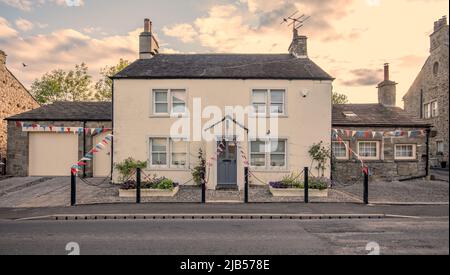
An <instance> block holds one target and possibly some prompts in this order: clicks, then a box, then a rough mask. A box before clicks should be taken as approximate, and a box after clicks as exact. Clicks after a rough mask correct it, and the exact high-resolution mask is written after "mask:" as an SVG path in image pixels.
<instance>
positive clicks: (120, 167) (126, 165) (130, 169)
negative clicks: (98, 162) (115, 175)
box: [115, 158, 147, 182]
mask: <svg viewBox="0 0 450 275" xmlns="http://www.w3.org/2000/svg"><path fill="white" fill-rule="evenodd" d="M145 167H147V162H146V161H137V160H135V159H133V158H127V159H126V160H124V161H122V162H120V163H116V165H115V168H116V170H117V171H119V173H120V178H119V179H120V181H121V182H126V181H128V180H130V177H131V175H132V174H133V173H134V172H135V171H136V169H137V168H141V169H143V168H145Z"/></svg>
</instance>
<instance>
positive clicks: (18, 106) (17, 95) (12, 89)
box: [0, 50, 39, 157]
mask: <svg viewBox="0 0 450 275" xmlns="http://www.w3.org/2000/svg"><path fill="white" fill-rule="evenodd" d="M38 107H39V104H38V103H37V102H36V100H34V98H33V97H32V96H31V95H30V93H29V92H28V91H27V89H26V88H25V87H24V86H23V85H22V84H21V83H20V82H19V80H17V78H16V77H15V76H14V75H13V74H12V73H11V72H10V71H9V70H8V68H6V54H5V53H4V52H3V51H1V50H0V155H1V156H2V157H3V156H6V147H7V145H6V142H7V131H6V130H7V123H6V121H4V119H5V118H7V117H10V116H13V115H15V114H19V113H23V112H26V111H29V110H31V109H35V108H38Z"/></svg>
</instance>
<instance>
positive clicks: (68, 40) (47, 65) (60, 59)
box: [0, 17, 175, 86]
mask: <svg viewBox="0 0 450 275" xmlns="http://www.w3.org/2000/svg"><path fill="white" fill-rule="evenodd" d="M141 31H142V30H141V29H136V30H134V31H131V32H129V33H127V34H125V35H113V36H106V37H102V38H94V37H91V36H90V35H89V34H84V33H81V32H79V31H77V30H74V29H60V30H56V31H54V32H52V33H49V34H39V35H31V36H21V35H20V34H19V33H18V32H17V31H15V30H14V29H13V28H11V27H10V25H9V23H8V21H7V20H5V19H4V18H1V17H0V48H1V49H2V50H4V51H5V52H6V53H7V54H8V60H7V65H8V67H9V68H10V69H11V70H12V71H13V73H14V74H15V75H16V76H18V77H19V78H20V80H21V81H22V82H23V83H24V84H25V85H27V86H29V85H30V84H31V82H32V81H33V80H34V79H35V78H36V77H40V76H41V75H43V74H44V73H46V72H48V71H51V70H54V69H66V70H67V69H71V68H73V66H74V65H75V64H80V63H81V62H86V63H87V64H88V66H89V69H90V73H92V74H93V75H94V78H95V77H96V76H97V75H98V72H99V70H100V68H103V67H104V66H106V65H114V64H116V63H117V62H118V60H119V59H120V58H124V59H127V60H130V61H134V60H135V59H136V58H137V57H138V48H139V47H138V36H139V33H140V32H141ZM172 51H173V52H175V50H172ZM22 62H23V63H26V64H28V67H26V68H23V67H22V66H20V64H21V63H22Z"/></svg>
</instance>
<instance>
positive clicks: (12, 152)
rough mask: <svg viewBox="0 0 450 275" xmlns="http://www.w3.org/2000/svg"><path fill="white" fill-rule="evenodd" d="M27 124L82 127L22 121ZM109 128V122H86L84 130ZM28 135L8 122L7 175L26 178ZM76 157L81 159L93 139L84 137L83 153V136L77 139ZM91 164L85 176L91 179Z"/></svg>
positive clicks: (76, 124)
mask: <svg viewBox="0 0 450 275" xmlns="http://www.w3.org/2000/svg"><path fill="white" fill-rule="evenodd" d="M23 122H27V123H36V124H40V125H53V126H56V127H84V125H83V122H82V121H23ZM102 127H104V128H111V127H112V123H111V122H110V121H106V122H105V121H97V122H86V128H102ZM28 136H29V133H28V132H23V131H22V128H20V127H17V126H16V122H15V121H9V122H8V141H9V142H8V165H7V174H9V175H11V176H17V177H26V176H28V154H29V143H28V141H29V139H28ZM78 144H79V146H78V155H79V158H80V159H81V158H82V157H83V152H87V151H89V150H91V149H92V147H93V146H94V144H93V137H92V136H91V135H90V134H87V135H86V143H85V146H84V148H85V150H84V151H83V135H79V138H78ZM92 169H93V167H92V163H91V162H89V163H88V165H87V166H86V176H88V177H91V176H92V174H93V170H92Z"/></svg>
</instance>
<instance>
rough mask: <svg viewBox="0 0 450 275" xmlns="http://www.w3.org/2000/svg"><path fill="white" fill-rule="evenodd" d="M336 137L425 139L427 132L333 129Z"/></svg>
mask: <svg viewBox="0 0 450 275" xmlns="http://www.w3.org/2000/svg"><path fill="white" fill-rule="evenodd" d="M335 135H340V136H341V137H344V138H352V139H354V138H383V137H387V138H395V137H408V138H410V137H423V136H425V135H426V130H423V129H422V130H412V131H403V130H396V131H375V130H368V131H356V130H348V129H333V138H334V137H335Z"/></svg>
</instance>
